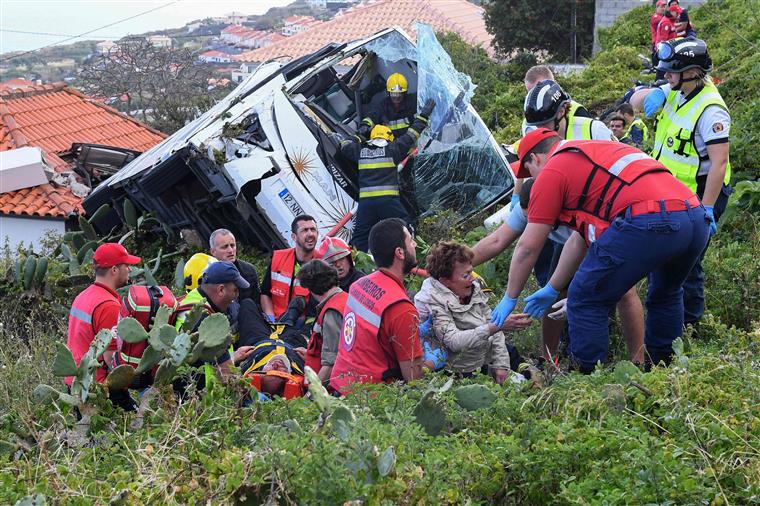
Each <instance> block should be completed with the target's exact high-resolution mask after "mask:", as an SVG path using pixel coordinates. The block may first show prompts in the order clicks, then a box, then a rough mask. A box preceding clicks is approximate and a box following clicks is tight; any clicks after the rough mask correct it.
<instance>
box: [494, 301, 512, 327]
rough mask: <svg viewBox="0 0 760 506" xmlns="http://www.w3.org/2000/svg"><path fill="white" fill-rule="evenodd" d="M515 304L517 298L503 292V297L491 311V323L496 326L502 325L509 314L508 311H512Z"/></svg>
mask: <svg viewBox="0 0 760 506" xmlns="http://www.w3.org/2000/svg"><path fill="white" fill-rule="evenodd" d="M516 305H517V298H514V299H513V298H512V297H510V296H509V294H506V293H505V294H504V297H503V298H502V299H501V302H499V303H498V304H497V305H496V307H495V308H494V310H493V313H491V323H493V324H494V325H496V326H498V327H501V326H502V325H504V322H505V321H506V320H507V317H508V316H509V315H510V313H511V312H512V311H514V309H515V306H516Z"/></svg>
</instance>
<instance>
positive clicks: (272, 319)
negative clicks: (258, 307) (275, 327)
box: [267, 314, 275, 323]
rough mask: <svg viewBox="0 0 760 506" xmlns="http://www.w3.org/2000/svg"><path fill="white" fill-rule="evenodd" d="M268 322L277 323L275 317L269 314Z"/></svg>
mask: <svg viewBox="0 0 760 506" xmlns="http://www.w3.org/2000/svg"><path fill="white" fill-rule="evenodd" d="M267 320H269V323H274V322H275V318H274V315H273V314H268V315H267Z"/></svg>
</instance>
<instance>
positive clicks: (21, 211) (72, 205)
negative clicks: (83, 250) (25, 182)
mask: <svg viewBox="0 0 760 506" xmlns="http://www.w3.org/2000/svg"><path fill="white" fill-rule="evenodd" d="M83 212H84V210H83V209H82V199H80V198H79V197H77V196H76V195H74V194H73V193H72V192H71V190H69V189H68V188H63V187H54V186H53V185H51V184H42V185H39V186H33V187H31V188H23V189H21V190H16V191H13V192H7V193H2V194H0V214H8V215H26V216H40V217H45V218H67V217H69V216H71V215H72V214H80V213H83Z"/></svg>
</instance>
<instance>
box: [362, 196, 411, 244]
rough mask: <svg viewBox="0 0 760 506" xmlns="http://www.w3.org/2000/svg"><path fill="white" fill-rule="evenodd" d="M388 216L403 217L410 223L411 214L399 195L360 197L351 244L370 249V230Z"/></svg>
mask: <svg viewBox="0 0 760 506" xmlns="http://www.w3.org/2000/svg"><path fill="white" fill-rule="evenodd" d="M386 218H401V219H402V220H404V221H405V222H406V223H409V215H408V214H407V212H406V209H405V208H404V205H403V204H402V203H401V198H399V197H369V198H364V199H359V206H358V207H357V209H356V222H355V225H354V233H353V235H352V236H351V244H352V245H353V246H354V248H356V249H358V250H360V251H364V252H367V251H369V231H370V230H372V227H373V226H374V225H375V223H377V222H378V221H381V220H384V219H386Z"/></svg>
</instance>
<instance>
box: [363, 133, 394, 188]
mask: <svg viewBox="0 0 760 506" xmlns="http://www.w3.org/2000/svg"><path fill="white" fill-rule="evenodd" d="M358 167H359V198H367V197H383V196H396V195H399V183H398V169H397V168H396V164H395V163H394V161H393V158H392V157H389V156H387V152H386V149H385V147H368V146H364V147H362V150H361V154H360V158H359V164H358Z"/></svg>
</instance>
